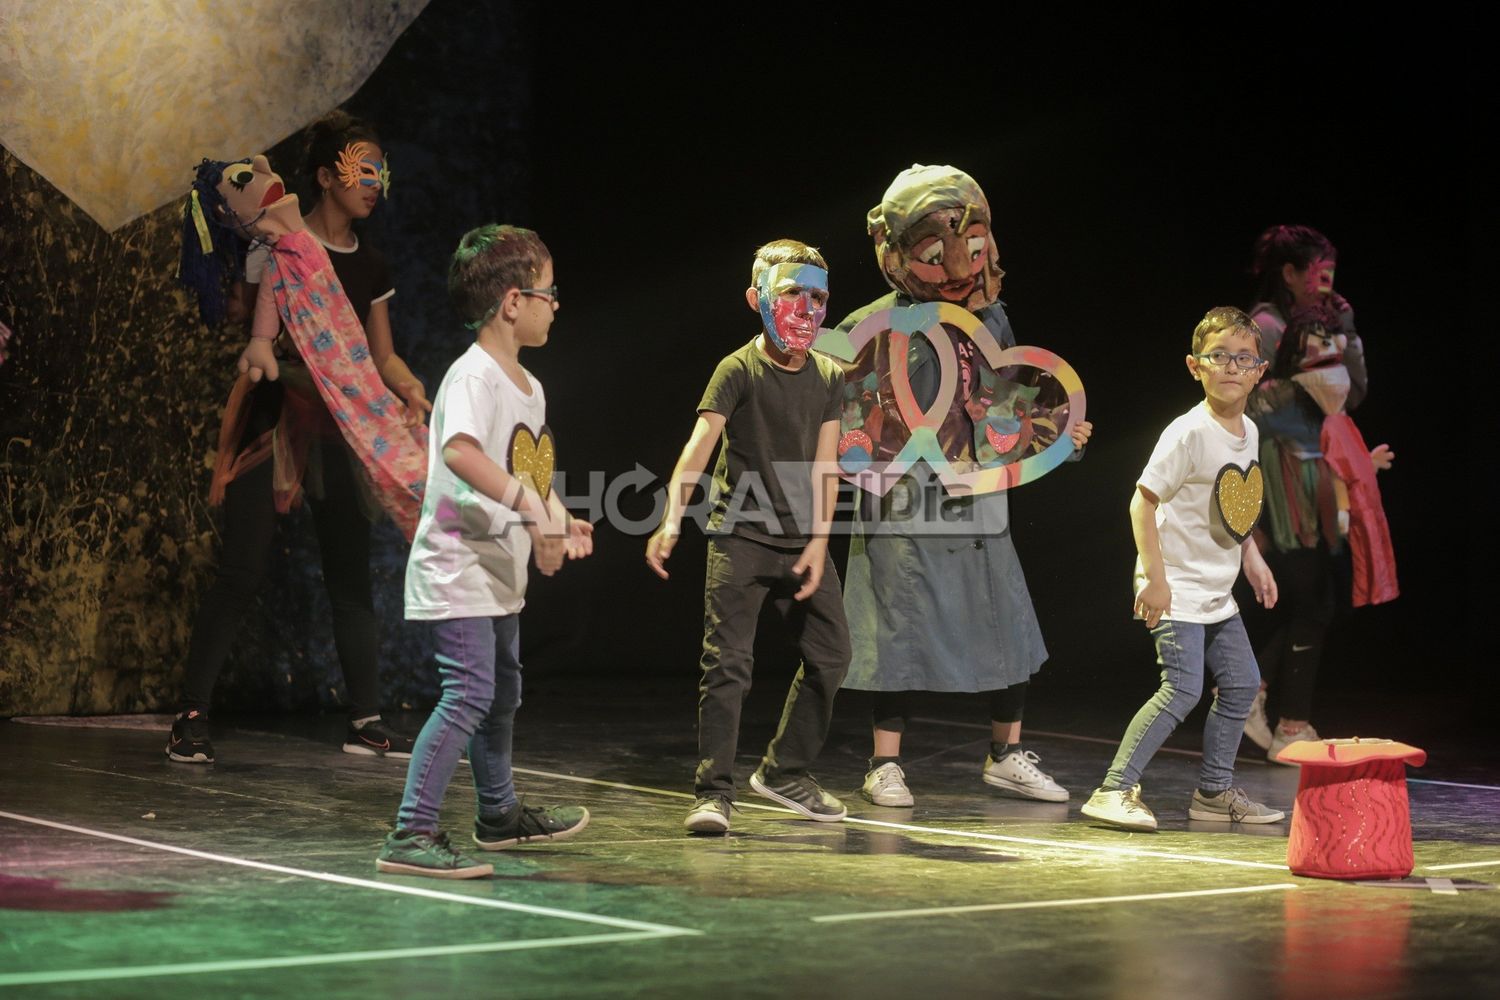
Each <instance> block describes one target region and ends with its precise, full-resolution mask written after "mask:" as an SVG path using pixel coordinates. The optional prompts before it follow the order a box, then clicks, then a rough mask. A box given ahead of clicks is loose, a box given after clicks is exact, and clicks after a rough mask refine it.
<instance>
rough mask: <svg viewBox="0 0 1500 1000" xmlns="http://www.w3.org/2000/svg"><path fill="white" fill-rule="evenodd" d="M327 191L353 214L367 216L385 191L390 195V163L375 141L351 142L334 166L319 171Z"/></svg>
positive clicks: (339, 204)
mask: <svg viewBox="0 0 1500 1000" xmlns="http://www.w3.org/2000/svg"><path fill="white" fill-rule="evenodd" d="M318 181H319V183H320V184H321V185H322V187H323V191H324V194H325V195H327V196H328V197H331V198H332V199H333V200H334V201H335V202H336V203H337V204H338V206H339V207H340V208H342V209H343V210H344V211H345V212H346V213H347V214H348V215H349V216H350V217H351V218H355V219H363V218H366V217H367V216H369V214H370V213H371V212H372V211H374V209H375V202H376V200H377V199H379V198H380V196H381V195H382V194H385V195H386V196H387V197H389V196H390V194H389V193H390V182H391V171H390V163H389V162H388V161H387V159H386V157H385V153H384V152H383V151H382V150H381V148H380V147H379V146H377V145H375V143H373V142H351V143H349V145H347V146H345V147H344V148H343V150H342V151H341V152H340V153H339V157H338V161H337V162H336V163H335V165H334V168H333V169H332V170H327V169H326V168H325V169H323V170H319V171H318Z"/></svg>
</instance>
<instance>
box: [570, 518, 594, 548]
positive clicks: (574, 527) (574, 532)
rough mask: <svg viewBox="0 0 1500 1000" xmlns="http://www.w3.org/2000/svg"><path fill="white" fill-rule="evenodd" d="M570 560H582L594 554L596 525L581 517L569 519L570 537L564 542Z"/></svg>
mask: <svg viewBox="0 0 1500 1000" xmlns="http://www.w3.org/2000/svg"><path fill="white" fill-rule="evenodd" d="M563 547H564V548H565V549H566V550H567V553H568V558H569V559H582V558H583V557H584V556H587V555H592V554H593V552H594V525H593V524H592V523H591V522H589V521H585V520H584V519H583V518H581V517H572V516H569V518H568V537H567V538H566V539H565V540H564V542H563Z"/></svg>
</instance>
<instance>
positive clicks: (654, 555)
mask: <svg viewBox="0 0 1500 1000" xmlns="http://www.w3.org/2000/svg"><path fill="white" fill-rule="evenodd" d="M681 537H682V528H681V526H680V525H676V524H668V523H667V522H665V521H663V522H662V525H661V527H660V528H657V529H656V533H655V534H653V535H652V536H651V537H650V539H648V540H647V542H646V565H647V566H650V567H651V572H653V573H655V574H656V575H657V576H659V577H661V578H662V579H663V580H666V579H669V576H668V574H667V567H666V561H667V558H668V557H669V556H671V554H672V550H673V549H674V548H676V547H677V539H679V538H681Z"/></svg>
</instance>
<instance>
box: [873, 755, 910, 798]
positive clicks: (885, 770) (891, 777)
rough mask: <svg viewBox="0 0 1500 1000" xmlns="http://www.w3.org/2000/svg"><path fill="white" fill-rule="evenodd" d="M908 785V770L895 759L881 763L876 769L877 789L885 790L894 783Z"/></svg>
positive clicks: (878, 790) (879, 790)
mask: <svg viewBox="0 0 1500 1000" xmlns="http://www.w3.org/2000/svg"><path fill="white" fill-rule="evenodd" d="M896 784H900V785H902V786H905V785H906V772H905V771H903V770H902V769H901V765H900V764H897V763H896V762H895V761H891V762H889V763H885V764H881V765H880V766H879V767H877V768H876V769H875V791H877V792H883V791H885V790H886V789H888V788H890V787H891V786H892V785H896Z"/></svg>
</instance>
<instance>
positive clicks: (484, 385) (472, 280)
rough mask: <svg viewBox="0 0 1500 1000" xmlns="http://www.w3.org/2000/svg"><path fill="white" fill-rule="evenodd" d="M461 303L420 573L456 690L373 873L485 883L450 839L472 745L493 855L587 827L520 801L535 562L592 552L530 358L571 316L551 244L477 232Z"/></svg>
mask: <svg viewBox="0 0 1500 1000" xmlns="http://www.w3.org/2000/svg"><path fill="white" fill-rule="evenodd" d="M448 293H449V295H450V296H451V297H452V299H453V304H454V307H455V308H456V309H457V311H458V314H459V315H460V316H461V317H462V318H463V319H464V321H465V322H466V324H467V325H468V327H469V328H470V329H472V330H477V331H478V334H477V336H476V337H475V340H474V343H473V345H472V346H470V347H469V349H468V350H467V351H466V352H465V353H464V354H463V355H462V356H461V357H460V358H459V359H458V360H457V361H455V362H454V363H453V366H452V367H451V368H449V369H448V374H447V375H446V376H444V378H443V384H442V387H441V388H439V389H438V393H437V398H436V400H435V401H434V404H433V411H432V428H431V435H430V438H429V441H430V453H429V458H428V464H427V493H426V497H425V499H424V501H423V503H422V516H421V520H420V521H419V523H418V525H417V533H416V537H415V538H414V539H413V541H412V547H411V556H410V557H409V559H408V560H407V564H406V617H407V618H408V619H415V620H419V621H430V622H432V623H433V630H434V634H435V637H436V645H437V662H438V673H439V675H440V677H441V680H442V687H443V694H442V698H441V700H439V702H438V704H437V706H436V707H435V708H434V709H433V712H432V715H431V717H429V718H428V720H427V724H426V725H424V726H423V727H422V732H421V734H420V735H418V737H417V742H416V747H415V748H414V749H413V750H412V759H411V764H410V765H409V766H408V768H407V772H406V792H405V794H404V796H403V797H402V800H401V809H400V811H399V812H398V813H397V819H396V830H395V832H393V833H392V834H391V835H390V836H389V837H387V838H386V841H385V845H384V846H383V847H382V848H381V851H380V856H379V858H378V859H377V861H376V863H375V867H376V868H377V869H378V870H379V871H383V872H399V873H402V874H408V875H430V876H433V877H436V878H478V877H482V876H485V875H489V874H491V873H492V872H493V868H492V866H491V865H489V864H485V863H482V862H478V861H475V860H474V859H473V858H471V857H468V856H467V855H465V854H464V853H462V852H461V851H459V850H458V849H457V848H455V847H454V846H453V845H452V844H451V843H449V841H448V837H447V834H444V833H440V832H439V831H438V810H439V807H440V806H441V805H442V801H443V793H444V792H445V791H447V788H448V782H449V780H450V779H451V778H452V777H453V772H454V770H455V769H456V768H457V766H458V760H459V756H460V755H461V754H462V752H463V750H464V747H465V746H466V745H467V747H468V750H469V764H470V767H471V768H472V770H473V772H474V792H475V796H476V798H477V799H478V818H477V819H475V821H474V842H475V843H476V844H477V845H478V846H479V847H480V849H481V850H486V851H499V850H503V849H505V848H507V847H513V846H515V845H517V844H524V843H527V842H528V841H533V840H561V839H563V838H565V837H570V836H572V835H573V834H575V833H577V832H578V831H580V830H582V829H583V828H584V827H585V826H587V825H588V820H589V814H588V810H587V809H584V808H582V807H577V806H569V807H555V808H548V809H543V808H538V807H534V806H528V805H525V804H523V803H522V802H520V801H519V800H518V799H517V798H516V793H515V786H514V783H513V781H512V776H511V732H512V727H513V723H514V720H515V713H516V708H517V707H518V706H519V705H520V703H521V663H520V661H519V659H518V658H517V657H518V653H519V648H520V618H519V615H520V612H521V608H522V606H523V605H524V604H525V596H526V562H527V559H528V558H529V559H531V560H532V561H534V562H535V563H536V568H537V569H538V570H540V571H541V572H542V574H543V575H544V576H550V575H552V574H553V573H555V572H557V570H558V569H559V568H561V566H562V564H563V561H564V559H578V558H582V557H583V556H586V555H588V554H589V553H590V552H592V551H593V539H592V532H593V526H592V525H591V524H589V523H588V522H587V521H581V520H574V519H573V518H571V517H570V516H569V515H568V513H567V512H566V511H565V510H563V507H562V503H561V501H560V500H559V499H558V497H557V494H556V493H555V492H553V491H552V463H553V455H554V451H553V444H552V435H551V432H550V431H549V430H548V429H547V422H546V420H547V414H546V398H545V397H544V396H543V394H542V385H541V383H540V382H538V381H537V380H536V379H535V378H534V377H532V375H531V373H530V372H528V371H527V370H526V369H525V368H523V367H521V363H520V360H519V354H520V349H521V348H522V347H540V346H541V345H543V344H545V343H546V342H547V334H548V330H549V329H550V328H551V326H552V317H553V314H554V313H556V312H557V286H556V285H555V284H553V269H552V258H551V255H550V254H549V253H548V252H547V248H546V246H545V245H543V243H542V241H541V239H540V238H539V237H538V236H537V235H536V233H534V232H531V231H530V230H528V229H519V228H516V227H513V226H496V225H490V226H482V227H480V228H479V229H475V230H473V231H471V232H469V233H467V234H466V235H465V236H464V238H463V240H462V241H460V243H459V246H458V250H456V251H455V252H454V254H453V260H452V262H451V263H450V265H449V268H448Z"/></svg>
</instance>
